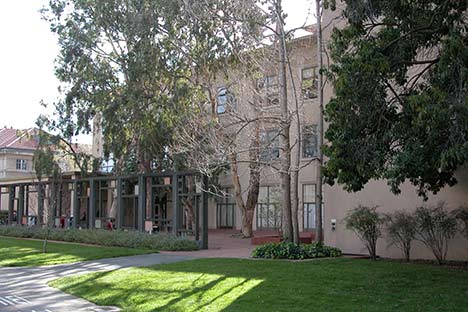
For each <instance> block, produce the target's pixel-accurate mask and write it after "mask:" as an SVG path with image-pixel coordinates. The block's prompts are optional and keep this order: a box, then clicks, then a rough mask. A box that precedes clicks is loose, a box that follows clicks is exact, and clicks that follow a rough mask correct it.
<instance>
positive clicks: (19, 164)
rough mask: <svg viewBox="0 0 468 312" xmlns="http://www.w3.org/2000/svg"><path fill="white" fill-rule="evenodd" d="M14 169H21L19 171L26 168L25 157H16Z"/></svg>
mask: <svg viewBox="0 0 468 312" xmlns="http://www.w3.org/2000/svg"><path fill="white" fill-rule="evenodd" d="M16 170H21V171H26V170H28V161H27V160H26V159H17V160H16Z"/></svg>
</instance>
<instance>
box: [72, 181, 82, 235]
mask: <svg viewBox="0 0 468 312" xmlns="http://www.w3.org/2000/svg"><path fill="white" fill-rule="evenodd" d="M72 214H73V219H72V228H74V229H76V228H77V227H78V222H79V220H80V210H79V206H78V182H76V181H75V182H73V195H72Z"/></svg>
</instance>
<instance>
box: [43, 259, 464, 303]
mask: <svg viewBox="0 0 468 312" xmlns="http://www.w3.org/2000/svg"><path fill="white" fill-rule="evenodd" d="M467 280H468V271H462V270H450V269H447V268H443V267H438V266H430V265H421V264H418V265H417V264H406V263H399V262H387V261H368V260H362V259H360V260H356V259H345V258H339V259H322V260H316V261H306V262H290V261H265V260H240V259H199V260H193V261H187V262H180V263H172V264H163V265H157V266H153V267H148V268H131V269H124V270H117V271H113V272H101V273H93V274H88V275H83V276H75V277H68V278H64V279H59V280H55V281H52V282H51V284H50V285H51V286H53V287H57V288H59V289H61V290H63V291H65V292H67V293H70V294H73V295H76V296H79V297H83V298H85V299H87V300H90V301H92V302H94V303H97V304H99V305H106V306H107V305H112V306H120V307H122V309H123V311H139V312H146V311H188V312H190V311H227V312H229V311H288V312H289V311H301V312H302V311H392V312H393V311H403V312H405V311H425V312H426V311H466V294H467V292H468V283H467V282H466V281H467Z"/></svg>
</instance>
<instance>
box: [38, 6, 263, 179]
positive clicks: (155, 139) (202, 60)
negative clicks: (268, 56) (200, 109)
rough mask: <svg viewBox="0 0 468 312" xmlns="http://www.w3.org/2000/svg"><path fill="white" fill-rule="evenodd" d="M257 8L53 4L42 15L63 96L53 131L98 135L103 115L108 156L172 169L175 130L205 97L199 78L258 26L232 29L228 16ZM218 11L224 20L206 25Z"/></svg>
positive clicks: (57, 105)
mask: <svg viewBox="0 0 468 312" xmlns="http://www.w3.org/2000/svg"><path fill="white" fill-rule="evenodd" d="M234 5H238V7H240V8H241V10H239V9H238V10H233V9H235V7H234ZM253 7H254V1H253V0H237V1H227V0H206V1H203V2H202V1H185V0H174V1H166V0H130V1H123V0H113V1H100V0H71V1H70V0H50V1H49V6H48V7H47V8H45V9H44V10H43V16H44V18H45V19H46V20H47V21H48V22H49V23H50V27H51V30H52V31H53V32H54V33H56V34H57V35H58V40H59V46H60V48H61V50H60V55H59V57H58V60H57V66H56V76H57V77H58V78H59V80H60V81H61V82H62V92H63V99H62V100H61V101H59V102H57V103H55V116H54V117H53V120H51V121H50V123H49V128H50V130H55V131H58V132H60V133H61V134H62V136H63V137H64V138H66V139H71V138H72V137H73V136H75V135H77V134H80V133H89V132H90V131H91V128H92V123H91V121H92V120H93V118H95V117H96V116H98V117H97V118H98V119H100V122H99V123H100V124H101V127H102V132H103V136H104V142H105V145H104V151H105V155H107V156H109V155H112V156H113V157H114V158H115V159H119V160H124V163H122V162H117V164H121V166H122V167H135V165H134V162H136V164H137V170H138V171H145V172H148V171H150V170H153V169H155V166H154V165H156V170H163V169H164V168H167V167H168V166H171V159H170V158H171V157H170V155H168V150H169V149H168V146H170V144H171V143H172V141H173V133H174V131H173V130H174V128H175V127H176V125H177V124H178V123H180V118H181V117H182V116H184V114H185V113H186V112H188V111H190V110H192V109H194V105H193V101H192V99H195V98H197V97H199V94H200V92H201V90H200V89H201V88H199V87H198V86H199V84H198V83H197V77H195V76H196V75H197V73H198V72H199V71H200V70H201V68H210V69H211V67H212V66H214V64H216V62H215V60H216V59H219V58H222V57H223V56H226V55H229V54H230V51H229V46H230V45H229V42H230V40H233V39H234V38H235V36H238V35H240V36H241V38H244V37H245V38H247V36H244V37H242V34H243V33H245V32H246V31H247V29H249V27H252V28H253V27H254V26H255V25H248V24H245V23H238V22H231V20H234V19H230V18H229V17H230V16H231V15H229V14H228V13H229V12H230V11H229V10H233V12H234V11H235V12H238V13H239V14H241V15H242V16H245V17H246V18H247V17H249V16H251V14H255V10H252V8H253ZM210 12H216V13H217V14H218V18H211V19H208V18H204V16H205V15H206V16H209V14H208V13H210ZM249 12H251V13H249ZM236 21H237V19H236ZM194 82H195V83H194ZM125 161H127V162H131V163H132V164H130V165H129V166H127V165H126V164H125Z"/></svg>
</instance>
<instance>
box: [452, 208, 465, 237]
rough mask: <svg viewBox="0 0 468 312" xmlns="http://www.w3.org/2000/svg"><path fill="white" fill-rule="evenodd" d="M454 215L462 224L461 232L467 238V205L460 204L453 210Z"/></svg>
mask: <svg viewBox="0 0 468 312" xmlns="http://www.w3.org/2000/svg"><path fill="white" fill-rule="evenodd" d="M454 215H455V218H457V219H458V220H459V221H460V223H461V224H462V231H461V232H462V234H463V235H464V236H465V237H466V238H467V239H468V206H461V207H460V208H458V209H457V210H455V211H454Z"/></svg>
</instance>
